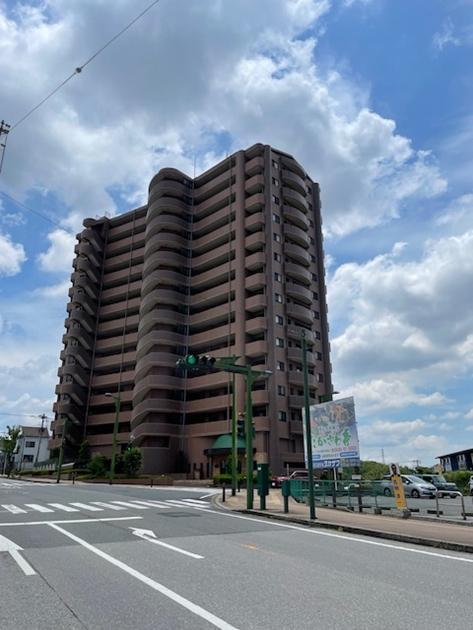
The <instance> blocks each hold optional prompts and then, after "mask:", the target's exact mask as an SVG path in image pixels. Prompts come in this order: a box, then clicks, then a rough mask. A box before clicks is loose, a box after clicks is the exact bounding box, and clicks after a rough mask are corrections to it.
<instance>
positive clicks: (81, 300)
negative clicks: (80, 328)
mask: <svg viewBox="0 0 473 630" xmlns="http://www.w3.org/2000/svg"><path fill="white" fill-rule="evenodd" d="M70 297H71V302H74V303H76V304H80V305H81V306H82V307H83V308H84V310H85V311H87V313H89V315H92V316H94V315H96V314H97V302H96V300H94V299H93V298H91V297H90V296H89V295H88V294H87V293H86V291H85V289H83V288H82V287H77V288H76V287H74V288H73V289H72V291H70Z"/></svg>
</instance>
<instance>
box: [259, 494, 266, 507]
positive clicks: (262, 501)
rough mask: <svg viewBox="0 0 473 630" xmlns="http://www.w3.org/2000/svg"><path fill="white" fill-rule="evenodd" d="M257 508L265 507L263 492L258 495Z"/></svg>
mask: <svg viewBox="0 0 473 630" xmlns="http://www.w3.org/2000/svg"><path fill="white" fill-rule="evenodd" d="M259 509H260V510H265V509H266V495H264V494H260V497H259Z"/></svg>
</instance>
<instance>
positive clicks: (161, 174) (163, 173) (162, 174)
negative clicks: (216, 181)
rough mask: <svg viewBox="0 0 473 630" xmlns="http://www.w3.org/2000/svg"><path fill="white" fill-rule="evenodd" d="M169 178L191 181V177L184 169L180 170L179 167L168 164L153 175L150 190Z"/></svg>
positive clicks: (178, 180) (177, 180)
mask: <svg viewBox="0 0 473 630" xmlns="http://www.w3.org/2000/svg"><path fill="white" fill-rule="evenodd" d="M167 180H171V181H176V182H185V181H191V179H190V178H189V177H188V176H187V175H186V174H185V173H183V172H182V171H180V170H178V169H177V168H172V167H169V166H166V167H165V168H161V169H159V171H158V172H157V173H156V175H154V176H153V178H152V179H151V181H150V184H149V187H148V190H149V191H151V190H153V189H154V187H155V186H156V185H157V184H158V183H159V182H162V181H167Z"/></svg>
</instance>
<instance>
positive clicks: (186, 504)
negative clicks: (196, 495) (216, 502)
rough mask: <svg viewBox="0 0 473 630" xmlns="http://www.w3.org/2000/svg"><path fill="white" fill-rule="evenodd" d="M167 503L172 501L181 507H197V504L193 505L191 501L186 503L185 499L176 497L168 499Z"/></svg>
mask: <svg viewBox="0 0 473 630" xmlns="http://www.w3.org/2000/svg"><path fill="white" fill-rule="evenodd" d="M166 503H171V504H172V505H178V506H179V507H187V508H189V507H197V505H191V504H190V503H185V502H184V501H177V500H176V499H168V500H167V501H166Z"/></svg>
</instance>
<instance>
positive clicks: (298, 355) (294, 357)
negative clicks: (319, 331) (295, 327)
mask: <svg viewBox="0 0 473 630" xmlns="http://www.w3.org/2000/svg"><path fill="white" fill-rule="evenodd" d="M306 356H307V363H308V364H309V365H315V356H314V353H313V352H307V355H306ZM287 358H288V359H289V361H297V362H298V363H302V350H301V349H300V348H288V349H287Z"/></svg>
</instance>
